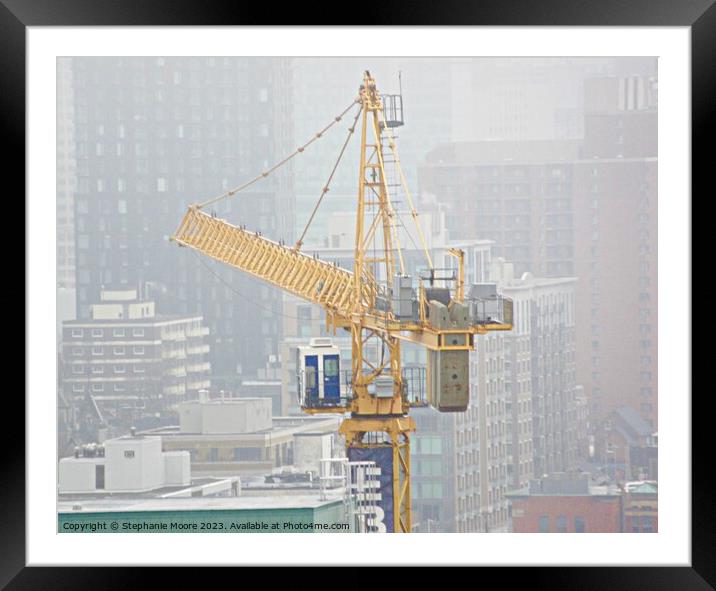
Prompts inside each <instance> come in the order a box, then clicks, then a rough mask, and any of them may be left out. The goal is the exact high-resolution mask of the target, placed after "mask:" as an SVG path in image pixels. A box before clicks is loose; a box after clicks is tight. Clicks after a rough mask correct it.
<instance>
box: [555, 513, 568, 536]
mask: <svg viewBox="0 0 716 591" xmlns="http://www.w3.org/2000/svg"><path fill="white" fill-rule="evenodd" d="M557 533H560V534H564V533H567V518H566V517H565V516H564V515H559V516H557Z"/></svg>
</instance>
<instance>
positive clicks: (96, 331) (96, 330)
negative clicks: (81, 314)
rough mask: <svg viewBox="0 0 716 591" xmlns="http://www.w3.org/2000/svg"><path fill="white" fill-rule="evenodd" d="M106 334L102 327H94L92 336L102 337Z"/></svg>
mask: <svg viewBox="0 0 716 591" xmlns="http://www.w3.org/2000/svg"><path fill="white" fill-rule="evenodd" d="M103 334H104V331H103V330H102V329H101V328H93V329H92V336H93V337H95V338H96V337H101V336H102V335H103Z"/></svg>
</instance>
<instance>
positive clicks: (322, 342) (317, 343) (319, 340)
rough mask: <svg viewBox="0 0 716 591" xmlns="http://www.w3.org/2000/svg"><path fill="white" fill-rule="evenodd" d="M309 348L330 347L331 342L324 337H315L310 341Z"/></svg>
mask: <svg viewBox="0 0 716 591" xmlns="http://www.w3.org/2000/svg"><path fill="white" fill-rule="evenodd" d="M310 343H311V347H332V346H333V340H332V339H329V338H326V337H316V338H314V339H311V341H310Z"/></svg>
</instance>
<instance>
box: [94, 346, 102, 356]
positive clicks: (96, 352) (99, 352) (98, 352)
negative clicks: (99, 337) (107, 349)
mask: <svg viewBox="0 0 716 591" xmlns="http://www.w3.org/2000/svg"><path fill="white" fill-rule="evenodd" d="M92 355H94V356H95V357H96V356H99V355H102V347H92Z"/></svg>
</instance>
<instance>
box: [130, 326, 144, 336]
mask: <svg viewBox="0 0 716 591" xmlns="http://www.w3.org/2000/svg"><path fill="white" fill-rule="evenodd" d="M132 336H133V337H143V336H144V329H143V328H133V329H132Z"/></svg>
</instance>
